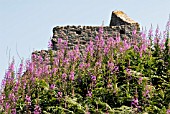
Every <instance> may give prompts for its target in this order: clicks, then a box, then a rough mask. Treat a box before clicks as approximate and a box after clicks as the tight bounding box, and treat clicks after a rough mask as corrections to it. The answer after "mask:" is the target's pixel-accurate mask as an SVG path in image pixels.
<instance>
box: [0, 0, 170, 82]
mask: <svg viewBox="0 0 170 114" xmlns="http://www.w3.org/2000/svg"><path fill="white" fill-rule="evenodd" d="M113 10H122V11H124V12H125V13H126V14H127V15H129V16H130V17H131V18H132V19H134V20H135V21H137V22H139V23H140V25H141V26H143V27H147V29H149V27H150V25H151V23H152V24H153V27H154V28H156V26H157V24H158V25H159V26H160V28H161V29H162V30H163V29H164V28H165V24H166V22H167V20H168V17H169V13H170V0H0V81H1V80H2V78H3V77H4V73H5V69H7V67H8V63H9V61H11V59H12V57H14V58H15V60H16V61H15V63H16V66H19V62H20V59H19V56H20V57H21V58H24V60H26V59H27V58H30V55H31V52H32V51H33V50H41V49H47V44H48V40H49V38H50V37H51V36H52V28H53V27H54V26H57V25H101V24H102V21H103V20H104V25H109V22H110V17H111V12H112V11H113ZM17 52H18V54H17ZM18 55H19V56H18ZM9 58H10V59H9Z"/></svg>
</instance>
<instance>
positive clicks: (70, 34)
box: [33, 11, 140, 58]
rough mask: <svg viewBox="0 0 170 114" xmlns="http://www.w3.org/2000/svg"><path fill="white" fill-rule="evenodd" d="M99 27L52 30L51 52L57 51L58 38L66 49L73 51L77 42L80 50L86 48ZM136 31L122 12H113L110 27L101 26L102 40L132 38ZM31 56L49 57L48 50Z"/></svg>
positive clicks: (135, 23) (64, 27)
mask: <svg viewBox="0 0 170 114" xmlns="http://www.w3.org/2000/svg"><path fill="white" fill-rule="evenodd" d="M100 27H101V26H69V25H68V26H56V27H54V28H53V37H52V39H51V41H52V45H53V49H52V50H51V51H52V52H54V53H55V52H56V51H57V50H58V47H57V45H56V44H57V41H58V38H62V39H63V40H67V41H68V48H69V49H73V48H74V47H75V45H77V44H78V42H79V47H80V50H82V49H84V47H86V45H87V43H88V42H89V41H90V40H94V39H95V37H96V36H97V35H98V33H99V28H100ZM134 29H136V30H137V31H140V28H139V24H138V23H137V22H135V21H134V20H132V19H131V18H130V17H128V16H127V15H126V14H125V13H124V12H122V11H113V12H112V15H111V20H110V25H109V26H103V31H104V33H103V35H104V38H108V37H113V38H115V37H116V35H120V37H121V38H122V40H123V39H124V38H125V37H126V38H127V39H130V38H132V31H133V30H134ZM33 54H36V55H42V56H43V57H44V58H46V57H47V58H48V57H49V50H41V51H35V52H33Z"/></svg>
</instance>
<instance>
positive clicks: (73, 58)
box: [0, 22, 170, 114]
mask: <svg viewBox="0 0 170 114" xmlns="http://www.w3.org/2000/svg"><path fill="white" fill-rule="evenodd" d="M169 26H170V22H168V24H167V30H166V31H165V32H163V34H161V33H160V31H159V28H157V29H156V31H155V35H153V30H152V28H151V29H150V30H149V32H148V35H147V32H146V31H141V32H140V33H137V32H136V30H134V31H132V38H131V39H126V38H120V36H119V34H118V35H117V36H116V37H109V38H107V39H106V40H104V39H105V38H104V35H103V29H102V27H101V28H100V30H99V34H98V35H97V36H96V37H95V41H94V42H93V41H89V42H88V45H87V46H86V48H85V49H84V51H80V50H79V44H77V46H76V47H75V48H74V49H73V50H68V45H67V44H68V42H67V41H64V40H62V39H61V38H58V44H57V46H58V47H59V50H57V51H56V52H55V54H56V56H54V53H53V51H52V45H51V44H49V53H50V57H49V58H44V57H42V56H38V55H36V54H33V55H32V60H27V61H26V63H25V64H24V61H22V62H21V64H20V67H19V68H18V70H17V71H15V70H14V60H13V61H12V62H11V64H10V66H9V68H8V70H7V72H6V74H5V77H4V79H3V81H2V87H1V94H0V112H1V113H3V114H16V113H17V114H31V113H34V114H40V113H42V114H74V113H75V114H114V113H116V114H117V113H121V114H127V113H144V112H146V113H152V114H155V113H160V114H165V113H167V114H170V48H169V46H170V42H169ZM121 39H124V40H121ZM23 72H24V74H23Z"/></svg>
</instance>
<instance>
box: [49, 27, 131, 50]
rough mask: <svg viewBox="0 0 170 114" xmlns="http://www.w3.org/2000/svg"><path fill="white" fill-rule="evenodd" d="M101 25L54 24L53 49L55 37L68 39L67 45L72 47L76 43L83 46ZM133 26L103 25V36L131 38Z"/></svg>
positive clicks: (55, 46) (55, 48)
mask: <svg viewBox="0 0 170 114" xmlns="http://www.w3.org/2000/svg"><path fill="white" fill-rule="evenodd" d="M100 27H101V26H56V27H54V28H53V38H52V43H53V49H54V50H57V45H56V44H57V39H58V38H62V39H64V40H68V47H69V48H70V49H72V48H73V47H74V46H75V45H76V44H78V41H79V44H80V48H84V47H85V45H86V44H87V43H88V41H90V39H92V40H94V39H95V37H96V35H97V34H98V32H99V28H100ZM132 29H133V27H132V26H131V25H121V26H103V31H104V38H107V37H116V35H118V34H120V35H121V38H124V37H127V38H131V34H132Z"/></svg>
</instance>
